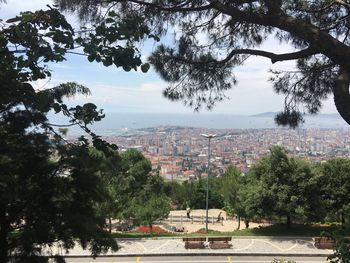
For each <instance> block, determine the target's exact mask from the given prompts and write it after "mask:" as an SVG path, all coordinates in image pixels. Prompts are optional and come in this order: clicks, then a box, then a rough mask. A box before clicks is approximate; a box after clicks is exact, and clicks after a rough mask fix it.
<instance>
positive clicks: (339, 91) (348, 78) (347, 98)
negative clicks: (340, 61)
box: [333, 68, 350, 125]
mask: <svg viewBox="0 0 350 263" xmlns="http://www.w3.org/2000/svg"><path fill="white" fill-rule="evenodd" d="M349 84H350V73H349V71H346V70H345V69H342V68H341V69H340V70H339V73H338V77H337V80H336V83H335V87H333V95H334V103H335V106H336V108H337V110H338V112H339V114H340V115H341V116H342V118H343V119H344V120H345V121H346V122H347V123H348V124H349V125H350V94H349Z"/></svg>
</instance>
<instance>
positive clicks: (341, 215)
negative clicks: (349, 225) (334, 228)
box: [340, 211, 345, 228]
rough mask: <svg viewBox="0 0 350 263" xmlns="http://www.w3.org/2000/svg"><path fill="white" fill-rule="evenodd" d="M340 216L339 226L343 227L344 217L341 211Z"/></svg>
mask: <svg viewBox="0 0 350 263" xmlns="http://www.w3.org/2000/svg"><path fill="white" fill-rule="evenodd" d="M340 218H341V227H342V228H344V227H345V217H344V212H343V211H341V213H340Z"/></svg>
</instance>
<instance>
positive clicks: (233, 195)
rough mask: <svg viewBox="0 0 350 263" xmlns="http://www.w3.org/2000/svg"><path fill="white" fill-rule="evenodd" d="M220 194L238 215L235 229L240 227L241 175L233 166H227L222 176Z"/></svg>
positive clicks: (241, 209)
mask: <svg viewBox="0 0 350 263" xmlns="http://www.w3.org/2000/svg"><path fill="white" fill-rule="evenodd" d="M221 183H222V194H223V197H224V200H225V204H226V206H228V208H229V210H230V211H232V214H236V215H237V217H238V226H237V229H240V223H241V217H242V216H243V215H244V207H243V200H242V195H241V193H242V188H243V187H244V185H243V177H242V175H241V172H240V171H239V170H238V168H237V167H235V166H229V167H228V168H227V170H226V172H225V174H224V176H223V178H222V182H221Z"/></svg>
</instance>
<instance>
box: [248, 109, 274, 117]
mask: <svg viewBox="0 0 350 263" xmlns="http://www.w3.org/2000/svg"><path fill="white" fill-rule="evenodd" d="M276 114H277V112H271V111H270V112H262V113H258V114H254V115H250V117H264V118H266V117H272V118H273V117H275V116H276Z"/></svg>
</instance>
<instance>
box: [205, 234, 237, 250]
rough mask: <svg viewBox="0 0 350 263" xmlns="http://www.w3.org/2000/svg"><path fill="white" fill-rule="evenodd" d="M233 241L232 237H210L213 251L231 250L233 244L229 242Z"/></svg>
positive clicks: (209, 240)
mask: <svg viewBox="0 0 350 263" xmlns="http://www.w3.org/2000/svg"><path fill="white" fill-rule="evenodd" d="M231 240H232V237H209V238H208V242H209V247H210V248H211V249H226V248H231V246H232V245H231V244H229V243H228V242H229V241H231Z"/></svg>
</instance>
